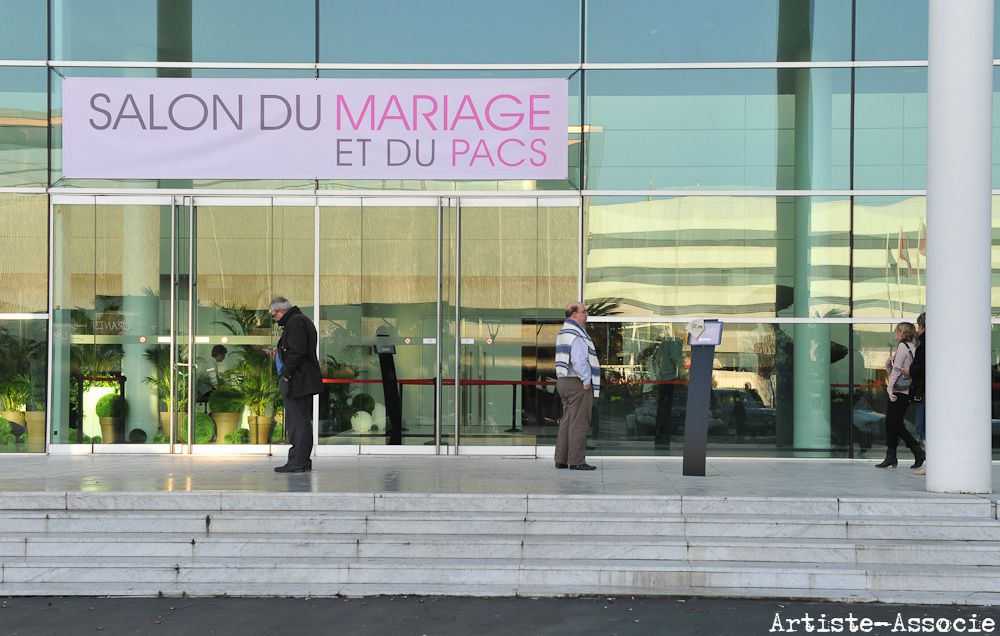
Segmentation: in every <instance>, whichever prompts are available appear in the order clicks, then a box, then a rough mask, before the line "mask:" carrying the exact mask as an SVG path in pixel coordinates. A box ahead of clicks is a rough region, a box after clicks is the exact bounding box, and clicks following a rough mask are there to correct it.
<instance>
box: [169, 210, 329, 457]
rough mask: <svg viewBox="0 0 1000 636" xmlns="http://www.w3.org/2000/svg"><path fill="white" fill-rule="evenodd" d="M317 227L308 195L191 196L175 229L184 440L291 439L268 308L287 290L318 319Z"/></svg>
mask: <svg viewBox="0 0 1000 636" xmlns="http://www.w3.org/2000/svg"><path fill="white" fill-rule="evenodd" d="M180 216H182V217H183V216H184V215H183V214H182V215H180ZM315 225H316V204H315V200H314V199H312V198H306V197H289V198H287V199H282V198H268V197H252V198H221V197H195V198H194V200H193V206H192V207H191V208H190V209H189V210H188V220H187V222H186V223H183V222H182V223H181V228H182V230H181V231H180V232H179V234H180V240H179V246H180V247H181V252H182V254H181V258H179V259H178V260H179V264H178V271H179V276H178V282H179V285H178V294H177V296H178V302H177V303H176V307H177V311H178V318H179V319H178V321H177V329H176V332H177V334H178V338H177V341H178V347H177V355H176V358H177V360H178V369H179V372H180V373H182V374H183V373H184V372H186V373H187V378H186V382H184V381H182V382H178V386H179V387H182V388H184V389H186V399H187V404H186V406H187V409H186V410H187V421H193V422H194V426H193V427H188V426H186V425H184V424H183V423H182V424H179V425H178V430H179V437H178V441H179V442H180V443H183V444H188V445H189V446H192V445H193V446H194V447H198V451H199V452H223V453H224V452H227V451H230V450H232V451H237V452H248V451H251V452H252V451H254V450H259V451H260V452H270V445H271V444H272V443H284V442H286V441H287V436H286V435H285V431H284V426H283V424H284V414H283V412H282V401H281V397H280V395H279V393H278V389H277V377H276V371H275V368H274V362H273V360H272V358H271V357H270V355H269V350H270V349H271V348H273V347H274V346H275V345H276V344H277V341H278V336H279V335H280V330H279V328H278V327H277V325H275V324H273V321H272V320H271V317H270V315H269V314H268V305H269V304H270V302H271V299H272V298H274V297H277V296H283V297H285V298H287V299H289V300H290V301H291V302H292V304H294V305H297V306H298V307H299V308H300V309H301V310H302V312H303V313H304V314H305V315H307V316H308V317H309V318H310V319H313V320H315V311H314V307H315V304H316V303H315V297H316V289H315V280H316V278H315V274H314V272H315V270H316V259H315ZM188 227H189V228H191V230H192V231H190V232H185V231H184V230H185V229H187V228H188ZM184 250H189V252H188V253H187V254H184V253H183V252H184ZM185 284H186V289H185V288H184V287H185ZM189 429H190V430H191V431H193V433H192V432H189Z"/></svg>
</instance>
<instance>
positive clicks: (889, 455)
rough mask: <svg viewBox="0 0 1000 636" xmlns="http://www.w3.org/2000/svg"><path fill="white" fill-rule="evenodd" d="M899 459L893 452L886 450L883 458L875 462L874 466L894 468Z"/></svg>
mask: <svg viewBox="0 0 1000 636" xmlns="http://www.w3.org/2000/svg"><path fill="white" fill-rule="evenodd" d="M898 463H899V460H897V459H896V453H895V452H886V454H885V459H883V460H882V463H881V464H875V468H895V467H896V464H898Z"/></svg>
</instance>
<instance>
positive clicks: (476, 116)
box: [448, 95, 483, 130]
mask: <svg viewBox="0 0 1000 636" xmlns="http://www.w3.org/2000/svg"><path fill="white" fill-rule="evenodd" d="M466 104H468V105H469V110H471V111H472V113H471V114H469V115H463V114H462V113H463V112H464V110H465V105H466ZM460 119H471V120H472V121H474V122H476V126H478V127H479V130H482V129H483V122H481V121H479V113H477V112H476V105H475V104H474V103H473V102H472V97H471V96H469V95H465V96H464V97H462V103H460V104H459V105H458V112H456V113H455V119H453V120H451V126H449V127H448V130H455V127H456V125H457V124H458V120H460Z"/></svg>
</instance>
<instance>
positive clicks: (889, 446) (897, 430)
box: [885, 393, 920, 457]
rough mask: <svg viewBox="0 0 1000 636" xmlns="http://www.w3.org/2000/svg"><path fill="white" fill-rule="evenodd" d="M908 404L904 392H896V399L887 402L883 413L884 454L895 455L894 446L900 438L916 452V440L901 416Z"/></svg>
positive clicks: (904, 413)
mask: <svg viewBox="0 0 1000 636" xmlns="http://www.w3.org/2000/svg"><path fill="white" fill-rule="evenodd" d="M908 406H910V396H909V395H908V394H906V393H897V394H896V401H895V402H889V408H888V409H887V410H886V413H885V445H886V455H887V456H889V457H895V456H896V447H897V446H899V440H900V439H902V440H903V443H904V444H906V447H907V448H909V449H910V450H911V451H914V454H916V449H919V448H920V445H919V444H918V443H917V440H915V439H914V438H913V435H911V434H910V431H909V430H907V428H906V425H905V424H903V416H905V415H906V408H907V407H908Z"/></svg>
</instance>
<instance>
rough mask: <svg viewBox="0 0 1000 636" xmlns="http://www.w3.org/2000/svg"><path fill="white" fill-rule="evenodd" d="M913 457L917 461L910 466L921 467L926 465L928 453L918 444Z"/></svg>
mask: <svg viewBox="0 0 1000 636" xmlns="http://www.w3.org/2000/svg"><path fill="white" fill-rule="evenodd" d="M913 457H914V459H915V461H914V462H913V465H912V466H910V468H920V467H921V466H923V465H924V460H925V459H927V453H925V452H924V449H922V448H920V446H917V447H916V448H914V449H913Z"/></svg>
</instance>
